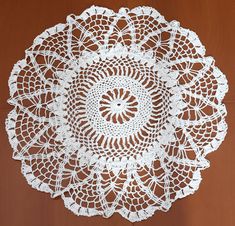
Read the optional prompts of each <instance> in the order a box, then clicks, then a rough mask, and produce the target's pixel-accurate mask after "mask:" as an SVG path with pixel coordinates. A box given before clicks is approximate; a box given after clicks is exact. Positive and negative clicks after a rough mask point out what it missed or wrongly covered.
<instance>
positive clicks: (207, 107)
mask: <svg viewBox="0 0 235 226" xmlns="http://www.w3.org/2000/svg"><path fill="white" fill-rule="evenodd" d="M9 87H10V96H11V98H10V99H9V103H10V104H12V105H13V106H14V109H13V110H12V111H11V112H10V113H9V115H8V118H7V120H6V130H7V132H8V136H9V140H10V143H11V145H12V148H13V150H14V152H13V158H14V159H17V160H21V162H22V173H23V175H24V176H25V177H26V179H27V181H28V183H29V184H30V185H31V186H32V187H33V188H36V189H38V190H40V191H44V192H48V193H51V196H52V197H57V196H61V197H62V199H63V200H64V203H65V206H66V207H67V208H68V209H70V210H71V211H72V212H73V213H75V214H77V215H85V216H93V215H103V216H104V217H110V216H111V215H112V214H113V213H114V212H118V213H120V214H121V215H122V216H123V217H125V218H126V219H128V220H129V221H132V222H134V221H140V220H143V219H146V218H148V217H150V216H151V215H153V214H154V212H155V211H156V210H162V211H167V210H168V209H169V208H170V206H171V204H172V202H174V201H175V200H176V199H178V198H182V197H184V196H187V195H189V194H192V193H193V192H194V191H196V190H197V189H198V186H199V183H200V181H201V174H200V171H201V170H203V169H205V168H207V167H209V162H208V160H206V159H205V157H206V155H207V154H208V153H210V152H212V151H214V150H216V149H217V148H218V146H219V145H220V143H221V142H222V141H223V139H224V137H225V134H226V130H227V125H226V123H225V120H224V117H225V115H226V108H225V106H224V104H223V103H222V99H223V97H224V95H225V93H226V92H227V89H228V87H227V80H226V78H225V75H224V74H223V73H222V72H221V71H220V70H219V69H218V68H217V67H216V66H215V62H214V60H213V58H212V57H206V56H205V48H204V47H203V46H202V44H201V42H200V41H199V39H198V37H197V35H196V34H195V33H194V32H192V31H190V30H187V29H184V28H182V27H180V24H179V23H178V22H177V21H172V22H167V21H166V20H165V19H164V17H163V16H161V15H160V14H159V13H158V12H157V11H156V10H155V9H153V8H150V7H137V8H134V9H132V10H130V9H127V8H121V9H120V10H119V12H118V13H115V12H114V11H112V10H110V9H107V8H101V7H95V6H93V7H91V8H89V9H87V10H85V11H84V12H83V13H82V14H81V15H80V16H74V15H69V16H68V17H67V22H66V23H65V24H58V25H56V26H54V27H52V28H49V29H47V30H46V31H44V32H43V33H42V34H40V35H39V36H38V37H36V39H35V40H34V42H33V45H32V46H31V47H30V48H29V49H27V50H26V52H25V59H23V60H21V61H19V62H17V63H16V64H15V66H14V68H13V70H12V73H11V76H10V79H9Z"/></svg>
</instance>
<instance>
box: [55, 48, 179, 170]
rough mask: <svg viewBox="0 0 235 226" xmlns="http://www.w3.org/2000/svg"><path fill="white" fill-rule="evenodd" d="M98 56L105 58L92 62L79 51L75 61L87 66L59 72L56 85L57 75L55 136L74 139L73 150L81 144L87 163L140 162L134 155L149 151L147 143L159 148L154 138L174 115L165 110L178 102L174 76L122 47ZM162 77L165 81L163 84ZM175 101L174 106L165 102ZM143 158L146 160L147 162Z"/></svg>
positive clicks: (150, 146) (111, 165) (134, 165)
mask: <svg viewBox="0 0 235 226" xmlns="http://www.w3.org/2000/svg"><path fill="white" fill-rule="evenodd" d="M116 52H118V53H119V55H118V56H117V54H116ZM101 54H103V55H104V56H106V57H104V58H103V59H100V60H97V59H96V57H97V55H96V54H94V55H92V54H88V56H87V55H86V53H85V54H84V56H81V60H83V62H84V64H86V59H88V58H89V64H87V65H86V66H84V67H80V68H79V67H76V68H74V69H71V68H70V70H69V71H67V72H65V73H64V72H62V73H61V74H60V75H59V77H60V78H61V79H62V80H61V82H60V83H61V84H64V83H63V79H66V80H67V81H68V82H66V83H65V84H66V85H65V86H63V85H62V86H61V88H60V90H64V93H62V98H61V99H59V100H60V101H62V100H63V102H58V103H56V105H57V106H59V108H58V115H61V112H63V114H62V115H63V116H64V117H63V120H59V121H64V123H62V124H60V126H59V127H58V131H59V132H58V134H61V132H62V134H61V136H59V137H64V138H63V139H65V140H68V141H66V142H65V143H67V144H69V145H71V142H69V141H70V140H71V139H74V140H75V143H77V144H79V145H78V147H77V148H78V149H79V148H80V146H83V147H84V153H83V156H87V158H86V160H87V162H86V163H87V164H89V162H90V163H91V164H92V163H94V162H96V163H97V164H98V163H99V162H100V161H99V160H101V162H100V164H101V165H103V164H104V165H105V164H106V163H107V162H108V165H109V167H110V169H112V168H113V167H114V168H115V171H116V170H117V168H119V170H120V169H121V168H122V166H123V164H127V163H129V164H130V163H132V164H131V167H137V164H141V165H145V164H147V163H146V162H145V160H144V159H143V158H142V159H141V162H140V159H137V158H136V157H137V155H144V154H145V153H150V152H152V151H151V149H152V148H153V143H154V144H155V145H156V144H158V146H159V147H160V143H161V140H158V137H159V136H160V135H161V133H162V131H163V130H164V128H165V127H166V125H168V124H169V122H171V121H173V119H174V118H175V115H174V114H172V113H169V111H174V110H173V109H175V110H176V109H178V110H179V109H180V107H181V108H182V106H183V105H184V104H183V100H182V97H181V93H180V89H178V88H177V87H176V79H175V77H176V76H175V75H172V74H171V73H170V72H169V71H168V70H167V69H165V68H164V64H160V65H156V64H155V59H154V58H152V59H149V58H147V57H146V56H145V54H143V53H141V52H138V53H133V52H132V51H131V50H128V49H126V48H123V47H122V46H117V47H115V48H114V49H111V50H109V51H106V52H104V53H101ZM100 65H105V66H100ZM91 68H93V71H92V74H91V75H88V74H87V72H89V71H90V70H91ZM138 68H139V69H138ZM88 76H89V77H90V78H89V79H88ZM68 77H70V78H68ZM85 77H87V78H86V79H85ZM167 77H169V78H170V80H171V83H167V82H166V80H167ZM176 99H177V104H178V108H176V106H175V103H173V102H172V101H171V100H176ZM60 131H61V132H60ZM75 148H76V147H75ZM68 150H69V148H68ZM86 153H88V154H86ZM152 154H153V155H156V154H157V153H152ZM130 157H132V158H130ZM93 158H94V159H93ZM146 160H147V161H148V164H150V162H151V161H152V160H151V159H146Z"/></svg>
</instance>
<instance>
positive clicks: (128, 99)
mask: <svg viewBox="0 0 235 226" xmlns="http://www.w3.org/2000/svg"><path fill="white" fill-rule="evenodd" d="M101 98H102V99H101V100H100V103H99V104H100V108H99V110H100V112H101V115H102V116H103V117H104V118H105V119H106V120H107V121H108V122H113V123H115V124H116V123H120V124H122V123H124V122H128V121H130V120H131V118H133V117H134V116H135V114H136V112H137V110H138V102H137V101H136V98H135V96H133V95H131V93H130V91H129V90H124V89H123V88H120V89H117V88H115V89H113V90H109V91H108V92H107V93H106V94H103V95H102V97H101Z"/></svg>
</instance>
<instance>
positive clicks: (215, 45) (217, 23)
mask: <svg viewBox="0 0 235 226" xmlns="http://www.w3.org/2000/svg"><path fill="white" fill-rule="evenodd" d="M93 4H94V5H98V6H105V7H109V8H112V9H114V10H116V11H117V10H118V9H119V8H120V7H122V6H125V7H129V8H132V7H135V6H138V5H147V6H152V7H154V8H156V9H157V10H158V11H159V12H160V13H161V14H162V15H164V16H165V18H166V19H167V20H173V19H175V20H178V21H180V22H181V26H183V27H186V28H189V29H191V30H193V31H195V32H196V33H197V34H198V35H199V37H200V39H201V41H202V43H203V44H204V45H205V46H206V49H207V55H212V56H213V57H214V58H215V59H216V63H217V65H218V67H219V68H220V69H221V70H222V71H223V72H224V73H225V74H226V75H227V78H228V81H229V88H230V90H229V93H228V94H227V95H226V97H225V100H224V102H225V103H226V106H227V110H228V116H227V122H228V126H229V130H228V134H227V137H226V139H225V141H224V142H223V144H222V145H221V146H220V148H219V150H218V151H216V152H214V153H212V154H210V155H209V157H208V158H209V160H210V161H211V167H210V168H209V169H207V170H205V171H204V172H203V173H202V176H203V181H202V183H201V185H200V189H199V190H198V191H197V192H196V193H195V194H194V195H193V196H188V197H187V198H184V199H182V200H178V201H177V202H176V203H174V204H173V206H172V208H171V209H170V211H169V212H167V213H162V212H157V213H156V214H155V215H154V216H153V217H152V218H149V219H148V220H146V221H142V222H139V223H135V224H131V223H130V222H128V221H127V220H125V219H123V218H122V217H121V216H120V215H118V214H114V216H112V217H111V218H110V219H104V218H102V217H91V218H88V217H77V216H75V215H73V214H72V213H71V212H70V211H69V210H67V209H66V208H65V207H64V205H63V201H62V200H61V199H60V198H57V199H54V200H53V199H51V198H50V196H49V195H48V194H45V193H42V192H38V191H36V190H34V189H32V188H31V187H30V186H29V185H28V184H27V182H26V181H25V179H24V178H23V176H22V175H21V173H20V162H19V161H14V160H13V159H12V158H11V147H10V145H9V143H8V139H7V135H6V132H5V128H4V127H5V122H4V121H5V118H6V115H7V112H9V111H10V109H11V107H10V106H9V105H8V104H7V103H6V100H7V98H8V95H9V91H8V86H7V81H8V77H9V74H10V71H11V69H12V67H13V64H14V63H15V62H16V61H18V60H20V59H22V58H24V50H25V49H26V48H28V47H29V46H30V45H31V44H32V41H33V39H34V38H35V37H36V36H37V35H38V34H40V33H41V32H42V31H44V30H45V29H46V28H49V27H51V26H53V25H55V24H57V23H63V22H65V18H66V16H67V15H68V14H70V13H74V14H80V13H81V12H82V11H83V10H84V9H86V8H87V7H89V6H91V5H93ZM0 32H1V35H0V45H1V48H0V85H1V89H0V153H1V154H0V172H1V174H0V175H1V176H0V225H1V226H75V225H76V226H91V225H97V226H98V225H102V226H108V225H113V226H115V225H122V226H126V225H136V226H137V225H138V226H147V225H154V226H209V225H213V226H234V225H235V189H234V187H235V150H234V147H235V135H234V134H235V38H234V37H235V1H234V0H223V1H222V0H152V1H151V0H146V1H140V0H139V1H138V0H127V1H121V0H111V1H104V0H103V1H101V0H100V1H98V0H93V1H91V0H89V1H88V0H86V1H79V0H38V1H35V0H21V1H20V0H4V1H3V0H0Z"/></svg>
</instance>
